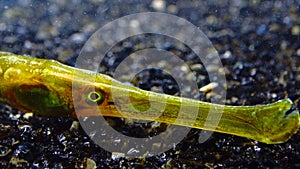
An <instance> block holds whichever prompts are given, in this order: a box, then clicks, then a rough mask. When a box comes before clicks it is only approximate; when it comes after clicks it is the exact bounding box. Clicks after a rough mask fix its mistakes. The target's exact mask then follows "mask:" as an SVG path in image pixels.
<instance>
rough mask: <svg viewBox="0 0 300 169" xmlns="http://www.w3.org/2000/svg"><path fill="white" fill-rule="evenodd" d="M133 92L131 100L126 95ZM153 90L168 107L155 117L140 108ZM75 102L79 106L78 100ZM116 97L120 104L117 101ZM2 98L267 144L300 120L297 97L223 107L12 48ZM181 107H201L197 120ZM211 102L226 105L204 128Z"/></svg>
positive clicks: (32, 107) (5, 58)
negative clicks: (216, 120) (217, 118)
mask: <svg viewBox="0 0 300 169" xmlns="http://www.w3.org/2000/svg"><path fill="white" fill-rule="evenodd" d="M74 81H75V82H76V83H77V84H78V85H77V88H76V90H73V91H75V92H77V94H76V93H75V95H74V93H73V95H72V82H74ZM112 91H114V97H113V96H112ZM128 94H129V96H130V99H129V100H128V99H125V97H126V96H128ZM149 95H151V97H152V98H154V101H155V103H156V104H157V105H159V106H164V109H161V110H160V109H157V110H156V111H159V113H161V114H160V116H159V117H157V118H153V116H152V115H151V112H150V113H149V115H148V114H145V113H139V112H137V110H140V111H143V110H146V109H147V107H149V104H150V102H149ZM74 96H75V98H74ZM152 100H153V99H152ZM161 100H166V101H165V102H161ZM75 101H76V103H77V104H76V105H77V106H76V107H75V106H74V105H75V104H73V103H74V102H75ZM116 101H118V104H115V102H116ZM0 103H2V104H7V105H9V106H11V107H14V108H17V109H19V110H21V111H24V112H33V113H36V114H39V115H43V116H54V117H60V116H66V117H77V118H82V117H86V116H111V117H120V118H131V119H138V120H149V121H157V122H162V123H167V124H175V125H180V126H187V127H191V128H197V129H205V130H213V131H216V132H220V133H227V134H232V135H237V136H241V137H246V138H250V139H254V140H257V141H259V142H263V143H267V144H276V143H283V142H286V141H287V140H288V139H289V138H290V137H291V136H292V135H293V134H295V133H296V132H297V130H298V128H299V125H300V122H299V121H300V120H299V112H298V111H297V110H291V109H290V108H291V106H292V102H291V100H290V99H288V98H286V99H283V100H279V101H277V102H275V103H270V104H265V105H256V106H230V105H225V106H224V107H222V105H218V104H213V103H207V102H202V101H198V100H193V99H188V98H182V97H177V96H171V95H166V94H159V93H154V92H150V91H145V90H142V89H139V88H136V87H132V86H128V85H125V84H123V83H121V82H119V81H117V80H115V79H113V78H111V77H110V76H107V75H104V74H100V73H96V72H92V71H88V70H83V69H78V68H74V67H70V66H67V65H64V64H62V63H59V62H57V61H54V60H46V59H38V58H33V57H28V56H21V55H16V54H12V53H8V52H0ZM130 105H133V106H130ZM95 106H96V107H97V108H98V109H99V110H100V112H101V113H100V114H99V113H98V112H97V113H96V112H95V111H94V108H95ZM181 106H184V107H189V108H194V107H195V108H197V110H198V114H197V115H196V119H195V120H194V121H193V120H192V118H191V116H190V115H189V112H188V111H187V110H188V109H180V108H181ZM132 107H134V109H133V108H132ZM211 107H212V108H214V109H216V110H218V109H219V108H223V114H222V117H221V119H220V121H219V123H218V126H217V127H216V128H213V127H210V126H209V125H207V126H206V127H204V124H205V121H206V117H207V115H208V113H209V110H210V108H211ZM75 110H76V112H75ZM180 110H181V111H184V112H182V113H183V116H182V118H181V119H180V120H178V119H177V120H176V118H177V116H178V113H179V111H180ZM214 113H216V114H218V113H221V112H214ZM210 120H211V123H213V122H214V119H210Z"/></svg>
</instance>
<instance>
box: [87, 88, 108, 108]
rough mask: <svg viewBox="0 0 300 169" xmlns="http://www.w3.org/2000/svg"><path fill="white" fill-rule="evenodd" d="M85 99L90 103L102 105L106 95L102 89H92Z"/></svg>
mask: <svg viewBox="0 0 300 169" xmlns="http://www.w3.org/2000/svg"><path fill="white" fill-rule="evenodd" d="M85 100H86V102H87V103H88V104H90V105H95V104H97V105H100V104H101V103H103V101H104V95H103V93H102V92H101V91H90V92H88V93H87V95H86V99H85Z"/></svg>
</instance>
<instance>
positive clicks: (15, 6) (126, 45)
mask: <svg viewBox="0 0 300 169" xmlns="http://www.w3.org/2000/svg"><path fill="white" fill-rule="evenodd" d="M161 2H163V5H162V6H160V5H155V4H159V2H158V1H156V2H152V1H135V0H130V1H126V2H125V1H124V2H119V1H105V0H89V1H81V0H76V1H74V2H72V3H71V2H69V1H67V0H62V1H58V0H57V1H56V0H53V1H33V0H25V1H21V0H20V1H2V0H1V1H0V18H1V19H0V42H1V43H0V49H1V50H3V51H9V52H14V53H18V54H29V55H32V56H35V57H39V58H47V59H56V60H59V61H61V62H63V63H65V64H68V65H74V62H75V60H76V56H78V55H79V52H80V49H81V48H82V46H83V44H84V43H85V42H86V40H87V39H88V38H89V37H90V36H91V35H92V34H93V33H94V32H95V31H96V30H97V29H98V28H100V27H101V26H102V25H103V24H104V23H107V22H109V21H112V20H114V19H117V18H119V17H121V16H124V15H127V14H132V13H136V12H146V11H160V12H165V13H170V14H175V15H176V16H179V17H182V18H185V19H187V20H188V21H190V22H191V23H193V24H195V25H196V26H199V27H200V29H201V30H202V31H203V32H204V33H205V34H206V35H207V36H208V38H209V39H210V40H211V41H212V43H213V45H214V46H215V48H216V49H217V51H218V52H219V54H220V57H221V61H222V63H223V65H224V67H225V69H226V80H227V99H226V104H230V105H255V104H264V103H271V102H274V101H277V100H279V99H283V98H285V97H289V98H291V100H292V101H293V102H294V105H295V108H298V109H299V108H300V101H299V95H300V5H299V4H300V2H299V1H293V0H287V1H279V0H278V1H262V0H250V1H243V0H234V1H161ZM170 41H171V42H170ZM170 41H169V39H168V38H165V37H161V36H156V35H151V34H147V35H142V36H135V37H132V38H129V39H126V40H125V41H123V42H120V43H118V44H117V45H116V46H114V47H113V48H112V49H111V51H110V52H109V53H108V54H107V56H108V57H107V58H106V59H105V60H104V62H103V63H102V66H101V70H100V71H101V72H103V73H106V74H113V71H114V68H115V66H116V65H117V64H118V63H120V62H121V61H122V59H123V58H124V57H126V56H128V55H129V54H130V53H132V52H135V51H137V50H140V49H144V48H149V47H153V46H155V47H157V48H161V49H164V50H168V51H172V52H174V53H176V55H177V56H179V57H181V58H182V59H183V60H184V61H185V62H186V63H188V64H189V65H190V66H191V67H192V69H193V71H194V73H195V74H196V77H197V82H198V85H199V86H204V85H206V84H208V83H209V80H208V77H207V74H206V71H205V70H204V69H203V66H201V62H200V61H199V60H197V57H196V56H195V55H194V54H193V53H192V52H191V51H190V49H188V48H187V47H185V46H184V45H182V44H178V43H177V42H172V40H170ZM153 44H155V45H153ZM132 83H133V84H134V85H136V86H138V87H140V88H143V89H145V90H159V91H163V92H165V93H168V94H175V95H176V94H179V93H178V86H177V85H176V83H174V80H173V79H172V78H171V77H170V75H168V74H166V73H164V72H162V71H160V70H157V69H152V70H148V71H143V72H141V73H140V74H138V75H136V78H135V79H134V80H133V81H132ZM213 95H214V93H208V94H205V93H200V96H199V98H198V99H200V100H204V101H209V100H210V97H212V96H213ZM0 111H1V116H0V167H1V168H84V167H90V168H93V166H96V167H97V168H300V145H299V141H300V133H299V132H298V133H297V134H295V135H294V136H293V137H292V138H291V139H290V140H289V141H288V142H286V143H283V144H277V145H267V144H263V143H259V142H256V141H253V140H250V139H246V138H241V137H237V136H231V135H227V134H220V133H214V134H213V135H212V137H211V138H210V139H209V140H208V141H206V142H205V143H203V144H200V143H198V137H199V135H200V130H196V129H192V130H191V131H190V132H189V134H188V135H187V136H186V137H185V138H184V139H183V140H182V141H181V142H180V143H179V144H178V145H176V146H174V148H172V149H171V150H169V151H167V152H165V153H163V154H161V155H158V156H153V157H147V158H134V159H130V158H123V157H120V158H112V154H111V153H110V152H107V151H105V150H103V149H102V148H101V147H99V146H97V145H96V144H94V142H93V141H92V140H91V139H90V138H89V137H88V135H87V134H86V133H85V132H84V131H83V129H82V128H81V127H80V126H79V127H74V124H76V120H74V119H72V118H63V117H61V118H48V117H41V116H35V115H34V116H30V114H28V113H24V112H20V111H18V110H16V109H12V108H10V107H8V106H5V105H2V106H1V107H0ZM107 120H108V121H109V123H110V124H111V125H112V126H113V127H114V128H115V129H116V130H118V131H120V132H121V133H123V134H126V135H128V136H136V137H147V136H148V135H156V134H159V133H160V132H162V131H164V130H166V127H167V125H165V124H161V125H159V126H158V127H155V128H152V123H149V124H144V125H139V124H135V123H129V122H128V121H127V120H124V119H118V118H107ZM72 124H73V127H71V126H72Z"/></svg>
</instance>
